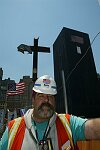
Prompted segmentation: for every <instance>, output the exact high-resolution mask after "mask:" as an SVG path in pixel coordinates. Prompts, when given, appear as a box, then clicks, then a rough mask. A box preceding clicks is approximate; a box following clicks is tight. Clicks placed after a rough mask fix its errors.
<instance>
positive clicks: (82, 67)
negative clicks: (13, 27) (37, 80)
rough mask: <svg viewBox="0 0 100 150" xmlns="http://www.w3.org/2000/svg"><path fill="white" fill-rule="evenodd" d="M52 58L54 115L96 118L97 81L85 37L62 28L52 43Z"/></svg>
mask: <svg viewBox="0 0 100 150" xmlns="http://www.w3.org/2000/svg"><path fill="white" fill-rule="evenodd" d="M53 58H54V77H55V80H56V83H57V90H58V95H57V97H56V98H57V100H56V105H57V108H56V109H57V112H59V113H62V112H66V111H67V112H68V113H71V114H74V115H78V116H84V117H97V116H100V111H99V106H100V98H99V95H98V79H97V73H96V67H95V63H94V58H93V53H92V48H91V44H90V40H89V35H88V34H87V33H83V32H80V31H76V30H73V29H69V28H65V27H64V28H63V29H62V31H61V32H60V34H59V35H58V37H57V39H56V40H55V42H54V44H53ZM66 105H67V107H66Z"/></svg>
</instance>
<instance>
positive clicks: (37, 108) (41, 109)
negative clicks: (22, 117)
mask: <svg viewBox="0 0 100 150" xmlns="http://www.w3.org/2000/svg"><path fill="white" fill-rule="evenodd" d="M33 106H34V112H33V113H34V114H33V115H34V117H35V118H36V117H37V118H38V119H49V118H50V117H51V116H52V115H53V113H54V111H55V98H54V96H53V95H49V94H41V93H36V95H35V99H34V100H33Z"/></svg>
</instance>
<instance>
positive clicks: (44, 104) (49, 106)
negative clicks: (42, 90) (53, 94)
mask: <svg viewBox="0 0 100 150" xmlns="http://www.w3.org/2000/svg"><path fill="white" fill-rule="evenodd" d="M43 106H46V107H48V108H50V109H52V110H53V111H54V106H52V105H51V104H49V103H42V104H41V105H40V106H39V107H38V110H40V109H42V107H43Z"/></svg>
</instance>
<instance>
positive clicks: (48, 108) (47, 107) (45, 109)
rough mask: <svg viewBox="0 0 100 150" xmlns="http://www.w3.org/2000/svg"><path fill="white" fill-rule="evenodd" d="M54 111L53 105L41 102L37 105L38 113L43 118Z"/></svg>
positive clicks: (48, 116) (49, 115)
mask: <svg viewBox="0 0 100 150" xmlns="http://www.w3.org/2000/svg"><path fill="white" fill-rule="evenodd" d="M54 111H55V108H54V106H52V105H51V104H49V103H42V104H41V105H40V106H39V107H38V115H39V116H40V117H41V118H44V119H46V118H50V117H52V115H53V114H54Z"/></svg>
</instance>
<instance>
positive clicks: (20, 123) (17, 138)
mask: <svg viewBox="0 0 100 150" xmlns="http://www.w3.org/2000/svg"><path fill="white" fill-rule="evenodd" d="M63 116H64V117H65V118H66V120H67V121H68V123H70V115H69V114H65V115H63ZM62 118H63V117H62ZM18 119H19V120H18ZM16 124H17V125H16ZM14 128H15V129H14ZM25 128H26V125H25V120H24V116H23V117H19V118H17V119H14V120H12V121H10V122H9V123H8V129H9V130H8V131H9V134H8V135H9V140H8V150H21V146H22V142H23V139H24V133H25ZM56 128H57V136H58V146H59V150H61V149H62V145H64V143H66V141H68V140H70V143H71V149H70V150H78V147H77V146H75V147H74V146H73V141H72V138H71V137H70V135H69V132H68V131H67V129H66V127H65V125H64V123H63V120H62V119H61V117H59V115H58V116H57V118H56ZM13 130H14V133H13ZM11 134H13V136H11ZM66 149H67V148H66ZM66 149H65V150H66Z"/></svg>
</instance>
